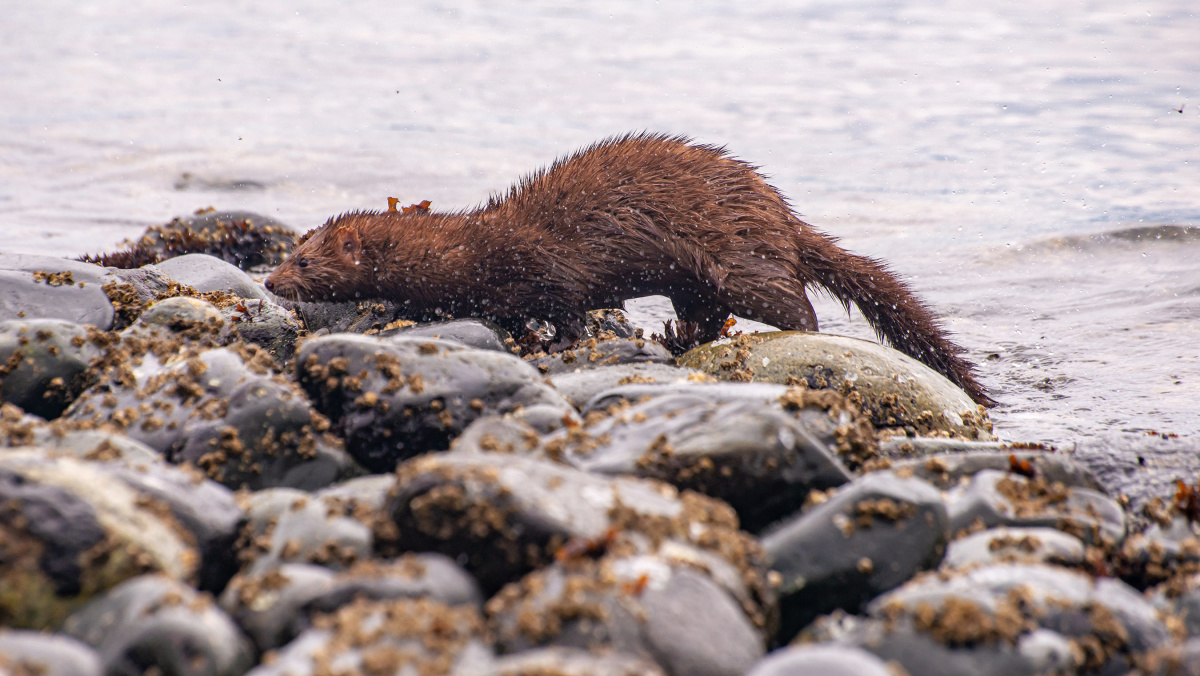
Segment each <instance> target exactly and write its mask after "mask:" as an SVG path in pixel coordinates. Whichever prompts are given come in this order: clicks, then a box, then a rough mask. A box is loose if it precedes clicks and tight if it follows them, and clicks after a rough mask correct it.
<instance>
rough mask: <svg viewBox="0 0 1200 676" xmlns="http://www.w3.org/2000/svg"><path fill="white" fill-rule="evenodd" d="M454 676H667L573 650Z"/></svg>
mask: <svg viewBox="0 0 1200 676" xmlns="http://www.w3.org/2000/svg"><path fill="white" fill-rule="evenodd" d="M456 676H666V674H664V673H663V671H662V670H661V669H659V668H658V665H656V664H654V663H653V662H647V661H644V660H640V659H638V658H636V657H633V656H632V655H622V654H620V653H612V654H599V655H598V654H595V653H592V652H590V651H588V650H579V649H576V648H557V647H552V648H536V649H534V650H526V651H524V652H519V653H516V654H514V655H505V656H504V657H500V658H497V659H496V660H495V661H493V662H492V663H491V664H488V665H487V666H486V667H480V668H478V670H468V671H465V672H463V673H462V674H461V675H458V674H456Z"/></svg>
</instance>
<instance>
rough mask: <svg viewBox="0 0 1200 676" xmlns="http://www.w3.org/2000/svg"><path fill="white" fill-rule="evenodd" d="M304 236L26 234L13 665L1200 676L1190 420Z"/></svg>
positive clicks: (1198, 501)
mask: <svg viewBox="0 0 1200 676" xmlns="http://www.w3.org/2000/svg"><path fill="white" fill-rule="evenodd" d="M291 242H292V235H291V233H290V231H288V229H287V228H286V226H283V225H282V224H279V223H275V222H273V221H270V219H265V218H262V217H258V216H255V215H253V214H245V213H204V214H198V215H196V216H194V217H190V218H186V219H176V220H175V221H172V223H170V224H167V225H165V226H160V227H157V228H152V229H151V230H150V231H148V232H147V234H146V235H145V236H144V237H143V238H140V239H139V241H138V242H136V243H134V244H133V245H131V248H130V250H129V251H127V252H119V253H117V254H111V255H109V256H104V257H96V258H94V259H89V260H90V261H92V262H87V261H70V260H63V259H55V258H48V257H41V256H24V255H11V254H0V402H2V406H3V407H2V408H0V626H2V627H3V629H0V673H13V674H24V673H30V674H33V673H37V674H99V673H108V674H150V673H157V674H197V675H198V674H220V675H236V674H242V673H253V674H262V675H266V674H280V675H281V676H282V675H285V674H289V675H294V676H305V675H308V674H312V675H314V676H315V675H325V674H342V673H345V674H359V673H362V674H370V675H372V676H374V675H376V674H455V675H485V674H487V675H500V674H503V675H512V676H515V675H521V674H524V675H527V676H533V675H535V674H536V675H540V676H542V675H548V674H580V675H583V674H613V675H618V674H621V675H623V674H674V675H680V676H682V675H684V674H689V675H690V674H703V675H709V674H711V675H713V676H718V675H734V674H753V675H754V676H767V675H771V674H832V673H838V674H841V673H845V674H880V675H883V674H898V673H908V674H913V675H916V674H997V675H1000V674H1126V673H1141V674H1200V535H1198V534H1200V526H1197V521H1200V485H1196V484H1195V481H1196V471H1197V470H1198V469H1200V453H1197V451H1198V450H1200V449H1198V448H1197V447H1196V445H1195V444H1194V443H1191V442H1189V440H1187V439H1176V438H1168V436H1169V435H1158V436H1155V437H1148V436H1144V437H1140V438H1137V437H1116V436H1112V437H1104V436H1098V437H1097V439H1098V440H1092V441H1088V442H1081V443H1078V444H1074V443H1064V444H1062V445H1061V446H1060V447H1057V448H1052V447H1048V446H1043V445H1028V444H1019V443H1005V442H1001V441H998V440H996V439H995V438H994V437H993V435H992V429H991V424H990V422H989V420H988V416H987V413H986V411H985V410H983V409H981V408H979V407H976V406H975V405H974V404H973V403H972V402H971V401H970V399H969V398H967V397H966V395H965V394H964V393H962V392H960V391H958V390H957V389H956V388H955V387H954V386H953V385H951V384H950V383H949V382H947V381H946V380H945V379H943V378H942V377H941V376H939V375H937V374H936V373H933V372H932V371H930V370H929V369H928V368H926V367H924V366H923V365H921V364H920V363H918V362H915V361H913V360H911V359H909V358H907V357H905V356H904V355H901V354H899V353H898V352H895V351H893V350H890V349H888V348H885V347H881V346H879V345H876V344H873V343H867V342H863V341H858V340H854V339H850V338H842V337H838V336H830V335H825V334H805V333H798V332H778V333H771V334H754V335H733V336H729V337H726V338H722V339H721V340H718V341H716V342H714V343H711V344H709V345H705V346H700V347H697V348H695V349H693V350H692V351H690V352H688V353H687V354H685V355H683V356H682V357H680V358H678V359H676V358H675V357H673V356H672V354H671V352H670V351H669V350H667V349H666V348H665V347H663V346H662V345H660V344H659V343H656V342H654V341H653V340H651V339H650V338H648V337H645V336H643V335H642V334H641V331H640V330H636V329H634V327H632V326H631V325H629V324H628V322H626V321H624V319H623V318H622V317H621V315H620V313H619V312H617V311H598V312H594V313H593V314H592V318H591V322H590V332H591V336H590V337H589V338H587V339H585V340H584V341H582V342H581V343H579V344H577V345H576V346H573V348H572V349H571V350H567V351H564V352H560V353H556V354H545V353H539V352H537V351H536V348H530V347H529V343H528V341H523V340H518V339H522V338H525V337H516V338H517V339H514V337H513V336H510V335H508V334H507V333H506V332H504V331H503V330H501V329H499V328H498V327H495V326H493V325H491V324H489V323H487V322H484V321H481V320H475V319H470V318H460V319H449V318H444V319H441V320H439V321H433V322H422V323H416V322H413V321H411V320H409V319H407V318H402V317H400V316H399V315H398V314H397V313H396V311H395V308H392V307H390V306H388V304H386V303H379V302H364V303H343V304H314V303H290V302H287V301H283V300H281V299H279V298H276V297H273V296H272V295H271V294H269V293H268V292H267V291H266V290H265V289H264V288H263V287H262V285H261V284H260V283H259V281H256V280H257V279H261V277H262V274H263V273H264V272H266V271H268V270H269V269H270V267H271V266H273V265H277V264H278V263H279V262H280V261H281V260H282V259H283V257H285V256H286V254H287V252H288V251H289V250H290V247H291ZM134 265H136V266H137V267H132V266H134ZM110 266H122V267H110ZM125 266H128V267H125ZM521 343H523V344H524V349H523V346H522V344H521ZM522 353H524V354H523V356H521V355H522ZM1177 480H1178V481H1177Z"/></svg>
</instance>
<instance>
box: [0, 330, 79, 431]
mask: <svg viewBox="0 0 1200 676" xmlns="http://www.w3.org/2000/svg"><path fill="white" fill-rule="evenodd" d="M93 331H94V329H93ZM89 338H90V334H89V331H88V329H87V328H85V327H83V326H80V325H79V324H74V323H71V322H66V321H62V320H58V319H29V320H16V321H0V399H2V400H3V401H6V402H9V403H12V404H15V405H17V406H20V407H21V408H22V409H24V410H25V411H28V412H29V413H33V414H34V415H39V416H41V417H43V418H57V417H58V416H59V415H61V414H62V412H63V410H65V409H66V407H67V405H68V404H70V403H71V402H72V401H73V400H74V399H75V397H77V396H79V393H80V392H82V391H83V389H84V388H85V387H87V386H88V385H89V384H90V383H89V382H88V374H87V371H88V367H89V366H91V364H92V362H93V361H95V360H96V359H98V358H99V357H100V355H101V354H102V351H101V349H100V348H99V347H97V346H96V345H95V344H94V343H93V342H91V341H90V340H89Z"/></svg>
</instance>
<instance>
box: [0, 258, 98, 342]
mask: <svg viewBox="0 0 1200 676" xmlns="http://www.w3.org/2000/svg"><path fill="white" fill-rule="evenodd" d="M106 272H107V270H105V269H104V268H101V267H98V266H95V265H92V264H90V263H80V262H79V261H72V260H67V259H64V258H55V257H53V256H33V255H28V254H0V320H10V319H61V320H64V321H67V322H71V323H73V324H90V325H92V326H95V327H96V328H98V329H100V330H101V331H107V330H109V329H111V328H112V327H113V321H114V318H115V316H116V315H115V313H114V310H113V305H112V303H111V302H109V299H108V295H107V294H106V293H105V292H104V288H103V287H104V285H105V284H106V283H107V282H109V281H110V280H109V279H108V278H107V277H106Z"/></svg>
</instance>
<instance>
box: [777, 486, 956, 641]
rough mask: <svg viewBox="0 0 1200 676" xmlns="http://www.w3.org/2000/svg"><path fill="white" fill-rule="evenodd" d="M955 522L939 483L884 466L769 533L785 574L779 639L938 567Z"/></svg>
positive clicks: (781, 572)
mask: <svg viewBox="0 0 1200 676" xmlns="http://www.w3.org/2000/svg"><path fill="white" fill-rule="evenodd" d="M949 526H950V523H949V519H948V517H947V513H946V506H945V505H944V504H943V502H942V497H941V494H940V493H939V492H938V490H937V489H935V488H933V487H932V486H930V485H929V484H927V483H925V482H924V481H921V480H919V479H903V478H900V477H898V476H895V475H893V474H890V473H886V472H879V473H875V474H869V475H866V476H864V477H862V478H860V479H857V480H856V481H854V482H853V483H851V484H848V485H847V486H844V487H842V488H841V489H840V490H838V492H837V493H835V494H834V495H833V496H832V497H830V498H829V499H828V500H827V501H826V502H824V503H822V504H819V505H817V506H816V507H814V508H812V509H811V510H809V511H807V512H805V513H803V514H800V515H797V516H795V517H793V518H792V519H789V520H787V521H785V522H783V523H781V524H779V525H778V526H777V527H775V528H773V529H771V530H770V531H769V532H767V533H765V534H764V535H763V536H762V538H761V540H762V545H763V548H764V549H766V551H767V557H768V560H769V561H770V562H771V567H772V568H773V569H774V570H776V571H778V572H779V573H780V574H781V575H782V578H783V585H782V587H781V588H780V590H779V591H780V607H781V610H782V614H783V623H782V628H781V633H780V639H781V640H786V639H788V638H789V637H791V636H793V635H794V634H795V633H796V632H797V631H799V630H800V629H802V628H804V627H805V626H806V625H807V624H808V623H809V622H811V621H812V620H813V619H815V618H816V617H817V616H818V615H821V614H822V613H827V612H830V611H832V610H834V609H838V608H840V609H844V610H846V611H848V612H854V611H856V610H857V609H858V608H860V607H861V606H862V604H864V603H866V602H867V601H869V600H871V599H873V598H875V597H876V596H878V595H879V594H881V593H883V592H886V591H888V590H889V589H893V588H895V587H897V586H899V585H901V584H903V583H905V582H906V581H908V580H909V579H910V578H911V577H912V576H913V575H915V574H916V573H918V572H920V571H922V570H929V569H931V568H934V567H936V566H937V565H938V563H939V562H941V560H942V555H943V553H944V552H945V547H946V542H947V540H948V539H949V534H950V528H949Z"/></svg>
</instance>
